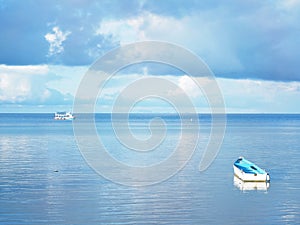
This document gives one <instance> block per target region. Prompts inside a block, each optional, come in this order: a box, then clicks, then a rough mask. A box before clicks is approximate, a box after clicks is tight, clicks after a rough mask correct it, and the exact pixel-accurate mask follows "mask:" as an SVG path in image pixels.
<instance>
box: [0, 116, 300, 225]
mask: <svg viewBox="0 0 300 225" xmlns="http://www.w3.org/2000/svg"><path fill="white" fill-rule="evenodd" d="M152 116H153V115H140V114H136V115H132V116H131V126H132V128H133V133H134V134H135V135H137V136H141V137H145V136H147V135H148V133H147V132H149V130H147V129H146V128H147V127H146V125H147V124H148V122H149V119H151V118H152ZM156 116H159V117H162V118H163V119H164V120H165V121H166V124H167V127H168V131H167V138H166V139H165V141H164V142H163V144H162V145H161V147H160V149H158V150H157V153H155V151H153V152H151V153H149V154H150V157H149V155H148V157H147V155H146V156H145V155H143V156H141V158H138V155H137V154H135V153H130V152H129V151H128V150H126V149H124V146H121V145H120V144H119V143H118V141H117V140H116V139H115V136H114V133H113V131H112V130H111V127H110V115H107V114H98V115H97V116H96V124H97V128H98V130H99V134H100V136H101V138H102V139H103V143H104V145H105V146H106V147H107V148H108V149H111V152H110V153H111V155H113V156H114V157H115V158H117V159H118V160H120V161H122V160H123V161H124V162H126V163H128V164H136V165H138V166H140V165H144V166H145V165H147V164H149V163H150V164H151V163H155V162H157V161H159V160H163V159H164V158H166V157H167V156H168V155H169V154H170V153H171V151H170V149H173V148H174V146H175V145H176V142H177V141H178V139H179V136H180V132H179V131H180V129H179V127H180V126H179V125H180V123H179V120H178V117H177V116H174V115H156ZM199 118H200V140H199V146H198V148H197V149H196V152H195V154H194V155H193V157H192V159H191V160H190V161H189V162H188V164H187V166H186V167H185V168H184V169H183V170H181V171H180V172H179V173H178V174H176V175H175V176H173V177H172V178H170V179H169V180H167V181H165V182H162V183H160V184H157V185H152V186H148V187H127V186H122V185H118V184H115V183H112V182H110V181H108V180H106V179H104V178H103V177H101V176H99V175H98V174H97V173H96V172H94V170H93V169H91V168H90V167H89V166H88V165H87V163H86V162H85V161H84V159H83V158H82V156H81V154H80V151H79V150H78V147H77V145H76V141H75V138H74V134H73V127H72V122H70V121H54V120H53V115H52V114H0V223H1V224H132V223H134V224H157V223H160V224H300V198H299V195H300V115H228V118H227V129H226V135H225V137H224V142H223V145H222V148H221V150H220V152H219V154H218V156H217V158H216V160H215V161H214V162H213V164H212V165H211V166H210V167H209V169H208V170H206V171H205V172H199V170H198V168H199V162H200V159H201V156H202V153H203V150H204V147H205V143H207V140H208V138H209V132H210V117H209V116H208V115H199ZM78 119H80V118H78ZM240 155H243V156H245V157H246V158H248V159H249V160H252V161H254V162H255V163H257V164H258V165H259V166H261V167H263V168H265V169H267V170H268V172H269V173H270V175H271V183H270V184H269V186H267V185H265V184H264V183H263V184H255V183H254V184H251V183H250V184H248V183H246V184H245V183H243V182H241V181H239V180H234V177H233V170H232V164H233V162H234V161H235V160H236V158H237V157H239V156H240ZM112 169H113V168H112Z"/></svg>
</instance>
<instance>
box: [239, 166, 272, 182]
mask: <svg viewBox="0 0 300 225" xmlns="http://www.w3.org/2000/svg"><path fill="white" fill-rule="evenodd" d="M233 171H234V175H235V176H237V177H238V178H240V179H241V180H243V181H246V182H248V181H249V182H267V181H270V176H269V174H268V173H263V174H252V173H245V172H244V171H243V170H241V169H239V168H238V167H236V166H235V165H233Z"/></svg>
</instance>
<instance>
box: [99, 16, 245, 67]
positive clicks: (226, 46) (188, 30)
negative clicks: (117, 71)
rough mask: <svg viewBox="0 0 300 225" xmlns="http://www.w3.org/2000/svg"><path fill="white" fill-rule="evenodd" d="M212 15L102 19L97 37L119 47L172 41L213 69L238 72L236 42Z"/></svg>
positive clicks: (222, 22) (221, 23)
mask: <svg viewBox="0 0 300 225" xmlns="http://www.w3.org/2000/svg"><path fill="white" fill-rule="evenodd" d="M210 13H211V14H210ZM213 13H215V12H206V13H202V14H192V15H187V16H184V17H181V18H174V17H168V16H163V15H156V14H152V13H144V14H142V15H139V16H137V17H135V18H130V19H123V20H103V21H102V22H101V24H100V26H99V28H98V29H97V31H96V34H101V35H110V36H112V37H113V38H115V39H116V40H118V41H120V43H121V45H122V44H128V43H132V42H135V41H144V40H160V41H167V42H172V43H175V44H179V45H182V46H183V47H186V48H188V49H192V50H193V51H195V52H197V54H198V55H200V56H203V57H204V58H205V59H206V60H207V61H208V62H209V63H210V65H211V66H212V67H214V66H216V65H217V66H218V69H219V68H222V69H223V70H224V69H225V70H226V71H231V70H233V69H234V71H241V70H242V69H243V65H242V64H241V62H240V60H239V58H238V56H237V54H236V52H235V50H236V49H235V47H233V46H234V45H235V44H236V43H233V42H232V39H231V37H230V34H229V33H228V32H225V31H224V27H223V26H224V23H225V22H224V21H223V20H222V21H220V20H217V19H211V18H214V15H213ZM208 18H209V20H208ZM220 34H222V38H220ZM224 59H226V60H224Z"/></svg>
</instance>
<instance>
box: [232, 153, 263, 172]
mask: <svg viewBox="0 0 300 225" xmlns="http://www.w3.org/2000/svg"><path fill="white" fill-rule="evenodd" d="M234 165H235V166H236V167H237V168H239V169H240V170H242V171H244V172H245V173H251V174H265V173H266V171H264V170H263V169H261V168H259V167H258V166H257V165H255V164H254V163H252V162H250V161H248V160H246V159H244V158H243V157H241V158H239V159H238V160H236V161H235V163H234Z"/></svg>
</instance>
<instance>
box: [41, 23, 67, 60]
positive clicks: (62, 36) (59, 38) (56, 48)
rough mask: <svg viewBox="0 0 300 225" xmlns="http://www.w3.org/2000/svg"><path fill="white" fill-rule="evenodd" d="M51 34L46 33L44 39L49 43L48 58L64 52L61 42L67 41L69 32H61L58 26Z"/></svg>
mask: <svg viewBox="0 0 300 225" xmlns="http://www.w3.org/2000/svg"><path fill="white" fill-rule="evenodd" d="M52 31H53V33H47V34H46V35H45V39H46V40H47V41H48V42H49V44H50V46H49V52H48V54H49V56H52V55H56V54H59V53H61V52H63V51H64V47H63V42H64V41H65V40H66V39H67V37H68V35H70V34H71V32H70V31H66V32H62V31H61V30H60V28H59V27H58V26H55V27H53V28H52Z"/></svg>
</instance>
